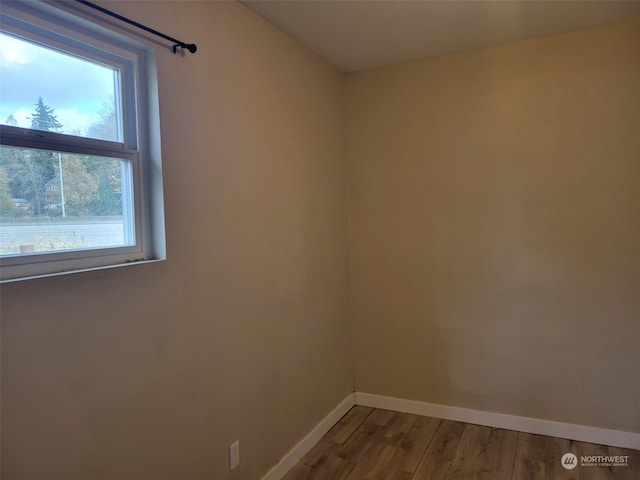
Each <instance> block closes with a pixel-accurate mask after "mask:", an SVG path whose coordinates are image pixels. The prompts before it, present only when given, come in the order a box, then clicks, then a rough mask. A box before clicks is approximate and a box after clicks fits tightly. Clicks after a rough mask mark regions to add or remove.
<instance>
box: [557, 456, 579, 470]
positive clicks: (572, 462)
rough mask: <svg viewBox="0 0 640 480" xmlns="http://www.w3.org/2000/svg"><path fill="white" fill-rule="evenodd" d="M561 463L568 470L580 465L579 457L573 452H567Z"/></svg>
mask: <svg viewBox="0 0 640 480" xmlns="http://www.w3.org/2000/svg"><path fill="white" fill-rule="evenodd" d="M560 464H561V465H562V467H563V468H565V469H567V470H573V469H574V468H576V467H577V466H578V457H576V456H575V455H574V454H573V453H565V454H564V455H563V456H562V458H561V459H560Z"/></svg>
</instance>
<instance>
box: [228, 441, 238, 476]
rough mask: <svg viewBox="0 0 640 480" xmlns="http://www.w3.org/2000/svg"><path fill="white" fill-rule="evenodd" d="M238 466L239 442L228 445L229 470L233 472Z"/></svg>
mask: <svg viewBox="0 0 640 480" xmlns="http://www.w3.org/2000/svg"><path fill="white" fill-rule="evenodd" d="M238 465H240V440H236V441H235V442H233V443H232V444H231V445H229V469H230V470H233V469H235V468H236V467H237V466H238Z"/></svg>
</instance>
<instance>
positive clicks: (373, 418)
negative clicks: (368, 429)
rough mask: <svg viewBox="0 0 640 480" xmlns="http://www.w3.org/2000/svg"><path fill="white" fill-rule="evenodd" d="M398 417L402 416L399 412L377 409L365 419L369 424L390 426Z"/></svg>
mask: <svg viewBox="0 0 640 480" xmlns="http://www.w3.org/2000/svg"><path fill="white" fill-rule="evenodd" d="M396 415H402V414H400V413H398V412H393V411H391V410H383V409H381V408H375V409H374V410H373V412H371V414H370V415H369V416H368V417H367V418H366V419H365V422H367V423H373V424H375V425H382V426H386V425H388V424H389V423H390V422H391V421H392V420H393V418H394V417H395V416H396Z"/></svg>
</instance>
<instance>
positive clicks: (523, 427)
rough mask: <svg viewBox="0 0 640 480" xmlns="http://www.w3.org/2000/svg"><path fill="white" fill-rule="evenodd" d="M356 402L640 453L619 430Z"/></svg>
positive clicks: (392, 401) (395, 401)
mask: <svg viewBox="0 0 640 480" xmlns="http://www.w3.org/2000/svg"><path fill="white" fill-rule="evenodd" d="M355 403H356V405H362V406H365V407H374V408H382V409H386V410H394V411H396V412H402V413H413V414H416V415H424V416H427V417H436V418H443V419H446V420H456V421H459V422H466V423H473V424H476V425H484V426H487V427H496V428H504V429H506V430H517V431H519V432H527V433H535V434H538V435H548V436H551V437H559V438H567V439H570V440H578V441H581V442H589V443H597V444H601V445H610V446H613V447H622V448H631V449H634V450H640V434H638V433H632V432H624V431H621V430H607V429H604V428H597V427H588V426H584V425H575V424H572V423H562V422H554V421H550V420H541V419H538V418H529V417H518V416H515V415H505V414H503V413H493V412H484V411H481V410H472V409H469V408H462V407H451V406H447V405H439V404H436V403H426V402H418V401H415V400H404V399H401V398H393V397H385V396H381V395H372V394H370V393H360V392H356V394H355Z"/></svg>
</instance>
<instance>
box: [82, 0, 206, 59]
mask: <svg viewBox="0 0 640 480" xmlns="http://www.w3.org/2000/svg"><path fill="white" fill-rule="evenodd" d="M76 1H77V2H78V3H82V4H83V5H86V6H87V7H90V8H93V9H94V10H98V11H99V12H102V13H104V14H106V15H109V16H111V17H113V18H117V19H118V20H120V21H122V22H125V23H128V24H129V25H133V26H134V27H137V28H140V29H142V30H144V31H146V32H149V33H152V34H154V35H157V36H158V37H162V38H164V39H165V40H170V41H172V42H173V43H175V45H174V46H173V49H172V50H173V53H176V50H177V48H178V47H180V48H186V49H187V50H189V51H190V52H191V53H196V50H197V49H198V47H196V44H195V43H184V42H181V41H180V40H177V39H175V38H173V37H170V36H169V35H165V34H164V33H160V32H158V31H157V30H154V29H153V28H149V27H147V26H145V25H142V24H141V23H138V22H135V21H133V20H131V19H129V18H127V17H123V16H122V15H118V14H117V13H115V12H112V11H111V10H107V9H106V8H102V7H101V6H99V5H96V4H95V3H91V2H87V1H86V0H76Z"/></svg>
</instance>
